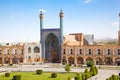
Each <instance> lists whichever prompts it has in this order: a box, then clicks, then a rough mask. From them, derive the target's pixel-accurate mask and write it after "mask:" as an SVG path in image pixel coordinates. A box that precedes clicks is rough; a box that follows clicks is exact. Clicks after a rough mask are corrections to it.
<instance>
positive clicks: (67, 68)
mask: <svg viewBox="0 0 120 80" xmlns="http://www.w3.org/2000/svg"><path fill="white" fill-rule="evenodd" d="M65 71H67V72H70V71H71V68H70V66H69V65H68V64H67V65H66V67H65Z"/></svg>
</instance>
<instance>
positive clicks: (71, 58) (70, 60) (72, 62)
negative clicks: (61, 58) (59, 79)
mask: <svg viewBox="0 0 120 80" xmlns="http://www.w3.org/2000/svg"><path fill="white" fill-rule="evenodd" d="M68 63H69V65H72V64H74V58H73V57H69V58H68Z"/></svg>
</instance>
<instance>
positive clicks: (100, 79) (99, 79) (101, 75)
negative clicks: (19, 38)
mask: <svg viewBox="0 0 120 80" xmlns="http://www.w3.org/2000/svg"><path fill="white" fill-rule="evenodd" d="M37 69H42V70H43V71H48V72H65V70H64V68H63V67H62V68H55V67H54V68H52V67H50V68H49V67H39V66H37V67H34V66H33V65H31V66H27V67H26V66H24V67H23V66H21V67H17V68H0V72H4V71H36V70H37ZM84 70H85V69H81V68H74V69H72V71H71V72H84ZM118 73H120V69H119V70H105V69H99V70H98V75H96V76H94V77H92V78H91V79H89V80H106V78H108V77H110V76H111V75H112V74H115V75H118Z"/></svg>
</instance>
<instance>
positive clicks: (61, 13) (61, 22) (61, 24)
mask: <svg viewBox="0 0 120 80" xmlns="http://www.w3.org/2000/svg"><path fill="white" fill-rule="evenodd" d="M59 17H60V30H61V43H62V42H63V17H64V13H63V12H62V10H60V14H59Z"/></svg>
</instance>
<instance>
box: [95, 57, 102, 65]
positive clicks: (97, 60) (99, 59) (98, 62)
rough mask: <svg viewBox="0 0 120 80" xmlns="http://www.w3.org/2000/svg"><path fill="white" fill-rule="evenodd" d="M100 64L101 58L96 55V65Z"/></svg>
mask: <svg viewBox="0 0 120 80" xmlns="http://www.w3.org/2000/svg"><path fill="white" fill-rule="evenodd" d="M101 64H102V58H100V57H97V58H96V65H101Z"/></svg>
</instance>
